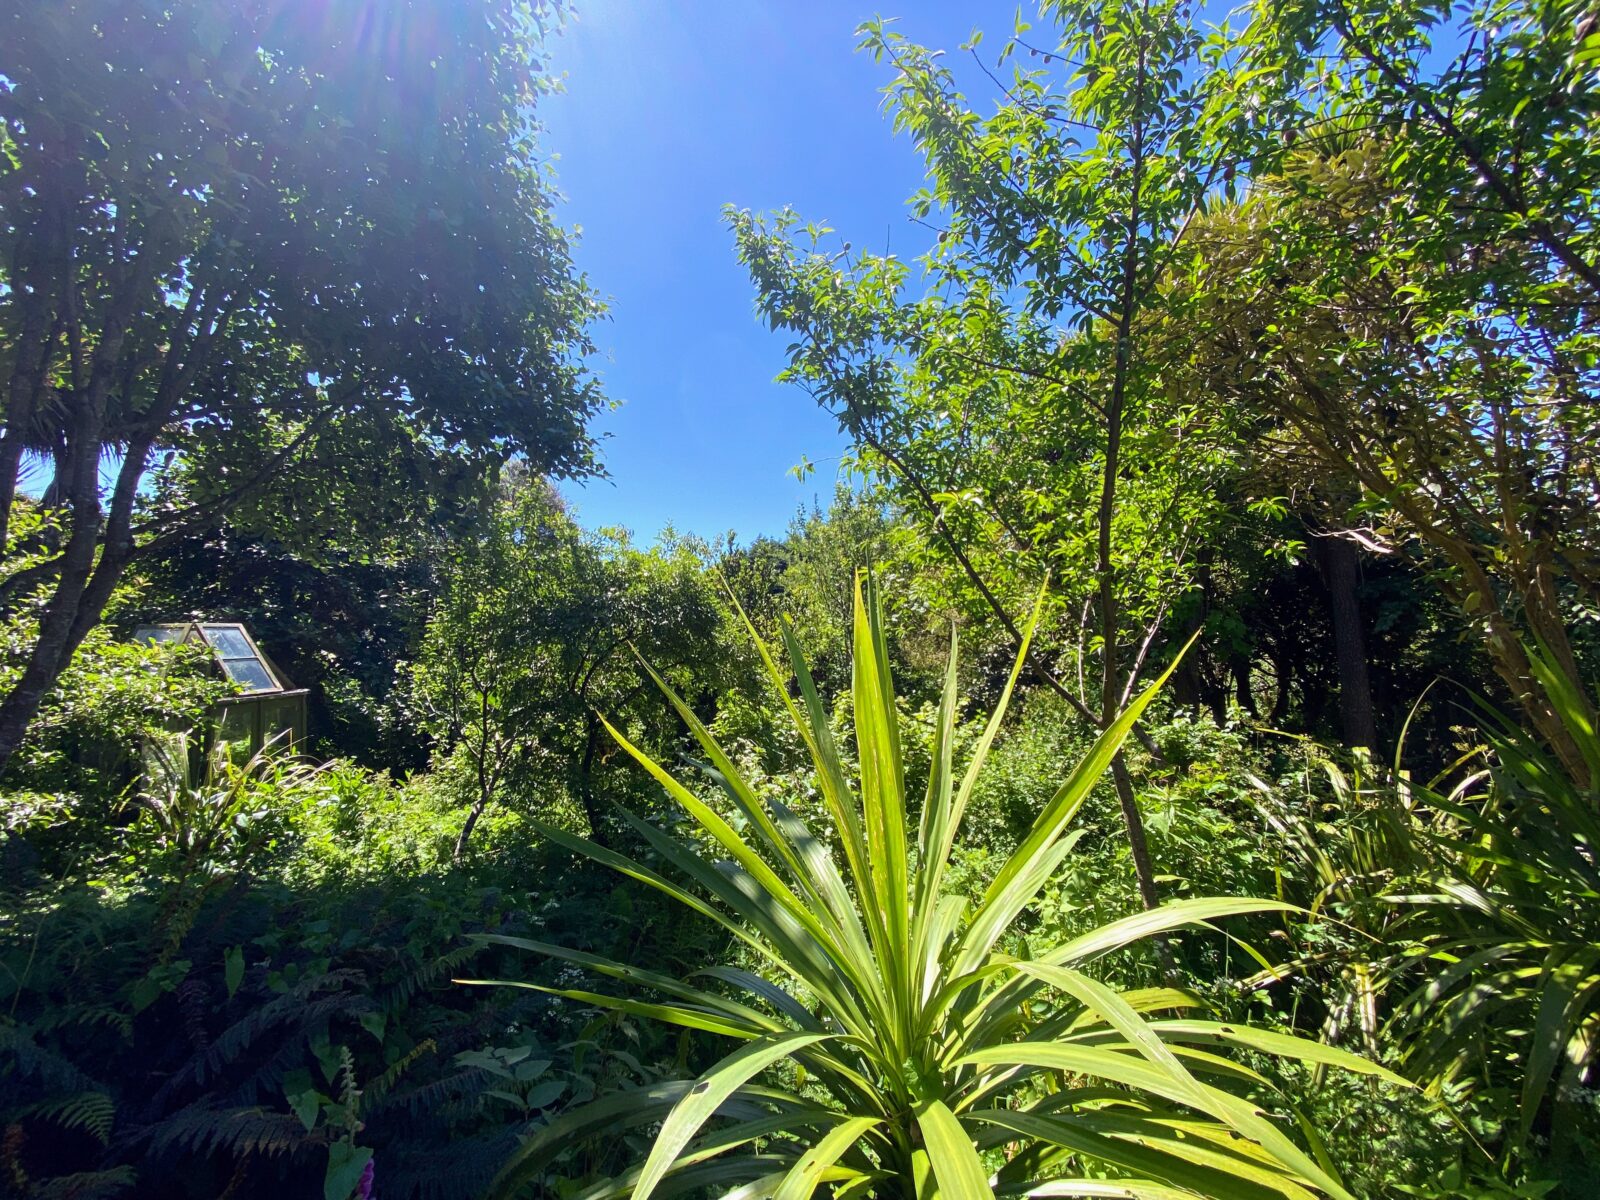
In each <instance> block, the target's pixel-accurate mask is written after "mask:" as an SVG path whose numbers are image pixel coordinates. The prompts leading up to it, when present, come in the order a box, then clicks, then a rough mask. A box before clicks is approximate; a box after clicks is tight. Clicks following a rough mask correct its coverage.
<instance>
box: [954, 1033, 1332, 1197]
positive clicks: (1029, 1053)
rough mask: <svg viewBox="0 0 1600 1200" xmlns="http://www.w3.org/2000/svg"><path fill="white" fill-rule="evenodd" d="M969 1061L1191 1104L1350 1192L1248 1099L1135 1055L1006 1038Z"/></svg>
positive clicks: (1305, 1172)
mask: <svg viewBox="0 0 1600 1200" xmlns="http://www.w3.org/2000/svg"><path fill="white" fill-rule="evenodd" d="M968 1063H970V1064H974V1065H993V1066H1005V1067H1013V1066H1021V1067H1024V1068H1026V1069H1031V1070H1039V1069H1043V1070H1054V1071H1066V1072H1070V1073H1073V1074H1078V1075H1089V1076H1093V1077H1094V1078H1097V1079H1104V1080H1106V1081H1108V1082H1111V1083H1120V1084H1122V1085H1123V1086H1125V1087H1131V1088H1133V1089H1135V1090H1136V1091H1145V1092H1148V1093H1150V1094H1152V1095H1156V1096H1160V1097H1162V1098H1163V1099H1166V1100H1170V1101H1172V1102H1174V1103H1176V1104H1182V1105H1185V1106H1189V1107H1195V1108H1196V1109H1197V1110H1198V1111H1200V1112H1202V1113H1204V1114H1205V1115H1207V1116H1209V1117H1211V1118H1212V1119H1214V1120H1220V1121H1222V1122H1223V1123H1224V1124H1227V1125H1229V1126H1231V1127H1232V1128H1233V1129H1235V1130H1237V1131H1238V1132H1239V1133H1240V1134H1242V1135H1243V1136H1245V1137H1248V1138H1251V1139H1252V1140H1254V1141H1255V1142H1257V1143H1258V1144H1259V1145H1260V1146H1262V1147H1263V1148H1264V1149H1266V1150H1267V1151H1268V1152H1269V1153H1270V1154H1271V1155H1272V1156H1273V1157H1274V1158H1275V1159H1276V1160H1277V1161H1278V1162H1280V1163H1282V1164H1283V1165H1284V1166H1286V1167H1289V1168H1290V1169H1291V1170H1293V1171H1294V1172H1296V1173H1297V1174H1298V1175H1299V1176H1300V1177H1301V1178H1302V1179H1304V1180H1306V1181H1307V1182H1309V1183H1311V1184H1313V1185H1314V1186H1316V1187H1319V1188H1321V1189H1322V1190H1323V1191H1325V1192H1327V1193H1328V1194H1329V1195H1332V1196H1336V1197H1339V1198H1340V1200H1350V1193H1349V1192H1348V1191H1346V1190H1345V1188H1344V1185H1343V1184H1341V1183H1340V1182H1339V1181H1338V1180H1337V1179H1335V1178H1334V1177H1333V1176H1332V1175H1330V1174H1328V1172H1327V1171H1326V1170H1324V1169H1323V1168H1322V1167H1321V1166H1320V1165H1319V1164H1317V1163H1316V1162H1314V1161H1313V1160H1312V1159H1311V1158H1310V1156H1308V1155H1307V1154H1306V1153H1305V1152H1304V1151H1303V1150H1301V1149H1300V1148H1299V1147H1298V1146H1296V1145H1295V1144H1294V1143H1293V1142H1292V1141H1290V1140H1289V1139H1288V1138H1287V1137H1286V1136H1284V1134H1283V1133H1282V1132H1280V1131H1279V1130H1278V1129H1277V1127H1276V1126H1274V1125H1272V1124H1271V1122H1269V1121H1268V1120H1267V1119H1266V1117H1265V1115H1264V1114H1262V1113H1261V1112H1259V1111H1258V1110H1257V1109H1256V1108H1255V1107H1254V1106H1253V1105H1251V1104H1250V1103H1249V1102H1247V1101H1244V1100H1241V1099H1240V1098H1239V1097H1237V1096H1235V1095H1232V1094H1231V1093H1229V1092H1224V1091H1222V1090H1221V1089H1220V1088H1214V1087H1211V1086H1209V1085H1207V1084H1196V1083H1195V1082H1194V1081H1193V1080H1192V1077H1191V1079H1190V1081H1188V1082H1180V1081H1178V1080H1176V1079H1174V1078H1173V1076H1172V1075H1171V1074H1169V1073H1168V1072H1167V1071H1165V1070H1162V1069H1160V1068H1159V1067H1157V1066H1155V1065H1154V1064H1152V1063H1149V1062H1146V1061H1144V1060H1143V1059H1141V1058H1139V1057H1137V1056H1135V1055H1130V1054H1122V1053H1118V1052H1116V1051H1113V1050H1105V1049H1100V1048H1098V1047H1089V1046H1079V1045H1073V1044H1063V1043H1061V1042H1010V1043H1007V1044H1005V1045H1001V1046H990V1047H985V1048H983V1049H981V1050H974V1051H972V1052H971V1053H970V1054H967V1055H965V1056H964V1057H963V1058H961V1059H959V1060H958V1061H957V1065H964V1064H968ZM1197 1089H1198V1090H1197ZM1197 1096H1198V1101H1197Z"/></svg>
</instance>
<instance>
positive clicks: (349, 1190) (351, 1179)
mask: <svg viewBox="0 0 1600 1200" xmlns="http://www.w3.org/2000/svg"><path fill="white" fill-rule="evenodd" d="M371 1161H372V1150H371V1148H370V1147H367V1146H357V1145H355V1144H354V1143H353V1142H332V1143H330V1144H329V1146H328V1173H327V1174H326V1175H325V1176H323V1180H322V1200H350V1197H351V1195H352V1194H353V1193H354V1192H355V1190H356V1184H358V1183H360V1182H361V1173H362V1172H363V1171H365V1170H366V1169H367V1164H368V1163H369V1162H371Z"/></svg>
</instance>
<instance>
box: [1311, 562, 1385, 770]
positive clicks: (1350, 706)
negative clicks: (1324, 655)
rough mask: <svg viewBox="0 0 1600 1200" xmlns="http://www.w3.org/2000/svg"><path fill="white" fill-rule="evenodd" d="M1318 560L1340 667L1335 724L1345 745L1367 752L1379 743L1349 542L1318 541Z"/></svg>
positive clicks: (1355, 568)
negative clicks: (1338, 724) (1364, 749)
mask: <svg viewBox="0 0 1600 1200" xmlns="http://www.w3.org/2000/svg"><path fill="white" fill-rule="evenodd" d="M1317 560H1318V564H1319V565H1320V566H1321V568H1322V581H1323V583H1324V584H1325V585H1326V586H1327V589H1328V613H1329V616H1330V617H1331V618H1332V622H1333V648H1334V658H1335V660H1336V662H1337V663H1338V667H1339V719H1340V724H1341V726H1342V728H1343V731H1344V740H1345V742H1346V743H1347V744H1349V745H1351V746H1363V747H1365V748H1366V749H1368V750H1371V749H1374V748H1375V747H1376V746H1377V744H1378V731H1377V724H1376V722H1375V721H1374V720H1373V715H1372V683H1371V680H1370V678H1369V677H1368V674H1367V639H1366V632H1365V627H1364V625H1363V623H1362V620H1361V604H1360V601H1359V599H1358V598H1357V596H1356V585H1357V583H1358V582H1359V572H1360V563H1359V562H1358V561H1357V559H1356V548H1355V546H1354V545H1353V544H1351V542H1350V541H1349V539H1347V538H1340V537H1322V538H1319V539H1317Z"/></svg>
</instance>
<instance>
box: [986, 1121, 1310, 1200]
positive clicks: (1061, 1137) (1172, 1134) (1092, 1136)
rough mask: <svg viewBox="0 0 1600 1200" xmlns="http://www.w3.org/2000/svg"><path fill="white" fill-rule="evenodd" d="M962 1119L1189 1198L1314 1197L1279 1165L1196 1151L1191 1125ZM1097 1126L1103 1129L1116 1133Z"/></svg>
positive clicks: (1295, 1199)
mask: <svg viewBox="0 0 1600 1200" xmlns="http://www.w3.org/2000/svg"><path fill="white" fill-rule="evenodd" d="M967 1115H968V1119H969V1120H971V1121H974V1122H981V1123H984V1124H988V1125H992V1126H994V1127H995V1128H997V1129H1000V1130H1003V1131H1005V1133H1006V1134H1007V1135H1009V1136H1010V1137H1012V1138H1023V1139H1026V1140H1028V1141H1036V1142H1044V1143H1046V1144H1049V1145H1054V1146H1059V1147H1061V1148H1062V1149H1064V1150H1070V1151H1071V1152H1072V1153H1073V1154H1076V1155H1081V1156H1083V1157H1084V1158H1089V1159H1093V1160H1096V1161H1098V1162H1101V1163H1104V1164H1105V1165H1106V1166H1109V1167H1115V1168H1117V1169H1119V1170H1123V1171H1134V1172H1137V1173H1139V1174H1140V1175H1147V1176H1153V1177H1154V1178H1156V1179H1159V1180H1160V1181H1161V1182H1162V1183H1163V1184H1166V1185H1172V1186H1176V1187H1181V1188H1185V1189H1190V1190H1189V1191H1187V1192H1186V1194H1187V1195H1189V1196H1191V1197H1193V1196H1196V1195H1200V1196H1226V1197H1228V1200H1313V1197H1314V1193H1312V1192H1311V1191H1309V1190H1307V1188H1306V1187H1305V1186H1304V1185H1303V1184H1301V1183H1300V1182H1299V1181H1298V1180H1297V1179H1296V1178H1294V1177H1293V1176H1292V1175H1290V1174H1289V1173H1288V1172H1286V1171H1285V1170H1284V1169H1283V1167H1282V1166H1281V1165H1277V1164H1271V1163H1270V1162H1269V1163H1267V1164H1261V1163H1255V1162H1250V1161H1247V1160H1246V1159H1244V1158H1242V1157H1240V1156H1238V1155H1227V1154H1220V1153H1215V1152H1212V1151H1209V1150H1208V1149H1206V1148H1205V1147H1204V1146H1197V1145H1196V1143H1197V1138H1196V1137H1195V1134H1194V1131H1193V1125H1190V1126H1188V1127H1186V1129H1185V1132H1182V1133H1179V1132H1177V1131H1175V1130H1173V1129H1172V1128H1171V1127H1170V1126H1168V1125H1166V1124H1163V1123H1160V1122H1159V1120H1158V1119H1157V1118H1154V1117H1150V1116H1148V1115H1146V1116H1140V1117H1130V1118H1126V1119H1125V1121H1124V1122H1123V1123H1121V1125H1120V1128H1119V1124H1118V1123H1117V1122H1103V1121H1100V1120H1099V1119H1098V1118H1099V1116H1100V1114H1098V1113H1094V1112H1088V1113H1082V1114H1079V1113H1073V1114H1071V1115H1069V1116H1066V1117H1061V1116H1053V1115H1047V1114H1040V1113H1035V1112H1012V1111H1010V1110H1009V1109H995V1108H981V1109H976V1110H974V1111H972V1112H970V1113H969V1114H967ZM1097 1126H1109V1128H1110V1129H1112V1130H1117V1132H1115V1133H1112V1132H1108V1131H1107V1129H1106V1128H1104V1127H1097ZM1222 1128H1224V1129H1226V1127H1225V1126H1224V1127H1222ZM986 1140H987V1139H986ZM1197 1151H1198V1152H1197ZM1058 1182H1065V1181H1058ZM1029 1194H1030V1195H1032V1194H1033V1193H1031V1192H1030V1193H1029Z"/></svg>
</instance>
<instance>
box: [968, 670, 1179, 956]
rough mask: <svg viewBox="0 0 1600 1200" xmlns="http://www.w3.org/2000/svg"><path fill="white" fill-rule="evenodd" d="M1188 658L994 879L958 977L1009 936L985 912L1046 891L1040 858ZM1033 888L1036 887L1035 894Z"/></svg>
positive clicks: (1134, 711) (1147, 696)
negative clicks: (1041, 889)
mask: <svg viewBox="0 0 1600 1200" xmlns="http://www.w3.org/2000/svg"><path fill="white" fill-rule="evenodd" d="M1182 658H1183V656H1182V655H1181V654H1180V655H1178V656H1177V657H1176V658H1174V659H1173V661H1172V665H1171V666H1169V667H1168V668H1167V669H1166V670H1165V671H1163V672H1162V673H1161V677H1160V678H1159V679H1157V680H1156V681H1155V682H1154V683H1152V684H1151V685H1150V686H1149V687H1147V688H1146V689H1145V690H1144V691H1143V692H1141V693H1140V694H1139V695H1138V697H1137V698H1135V699H1134V701H1133V703H1131V704H1129V705H1128V707H1127V708H1125V709H1123V710H1122V713H1121V715H1120V716H1118V717H1117V719H1116V720H1115V721H1113V722H1112V723H1111V724H1110V725H1109V726H1107V727H1106V729H1105V731H1104V732H1103V733H1101V734H1100V736H1099V737H1097V738H1096V739H1095V741H1094V745H1093V746H1091V747H1090V748H1089V752H1088V753H1087V754H1086V755H1084V757H1083V759H1082V760H1081V761H1080V762H1079V763H1078V765H1077V766H1076V767H1075V768H1073V771H1072V774H1071V775H1069V776H1068V777H1067V780H1066V782H1065V783H1063V784H1062V785H1061V787H1060V788H1059V789H1057V791H1056V793H1055V795H1054V796H1052V797H1051V798H1050V800H1049V801H1048V803H1046V804H1045V807H1044V811H1043V812H1041V813H1040V814H1039V817H1038V819H1037V820H1036V821H1035V822H1034V824H1033V828H1032V829H1031V830H1029V832H1028V835H1027V836H1026V837H1025V838H1023V839H1022V843H1021V845H1019V846H1018V847H1017V848H1016V850H1014V851H1013V852H1012V854H1011V856H1010V858H1008V859H1007V860H1006V862H1005V863H1004V865H1002V866H1001V868H1000V870H999V871H997V872H996V873H995V877H994V879H993V880H992V881H991V882H990V884H989V887H988V889H987V890H986V891H985V892H984V894H983V899H982V900H980V901H979V902H978V904H977V905H976V907H975V909H974V912H973V923H972V925H971V926H970V927H969V929H968V933H967V936H966V938H965V939H964V940H963V942H962V946H961V951H960V953H959V955H958V956H957V958H956V963H955V967H954V972H955V974H957V975H961V974H965V973H966V972H967V971H970V970H972V968H974V967H976V966H977V965H979V964H980V963H981V962H982V961H983V959H984V957H985V956H986V955H988V953H989V951H990V950H991V949H992V948H993V945H994V941H995V939H996V938H998V937H999V936H1000V934H1001V933H1002V932H1003V931H1004V925H1003V924H1000V923H999V922H996V921H985V920H984V913H985V911H986V910H988V909H989V908H990V907H991V906H993V907H995V908H996V909H998V910H1002V911H1011V912H1013V913H1014V912H1016V911H1019V910H1020V909H1019V901H1020V904H1022V905H1025V904H1026V903H1027V902H1028V901H1029V900H1031V899H1032V898H1033V896H1034V894H1036V893H1037V891H1038V887H1039V886H1043V881H1042V880H1041V881H1039V883H1038V886H1032V885H1033V882H1034V880H1036V879H1038V874H1037V872H1036V871H1033V870H1030V868H1033V867H1035V866H1036V864H1037V859H1038V857H1039V855H1041V854H1044V853H1046V852H1047V851H1048V850H1049V848H1050V847H1051V846H1053V845H1054V844H1055V842H1056V840H1057V839H1058V838H1060V836H1061V833H1062V831H1063V830H1064V829H1065V828H1066V827H1067V825H1068V823H1069V822H1071V820H1072V818H1073V817H1074V816H1076V815H1077V812H1078V809H1079V808H1080V807H1082V805H1083V802H1084V800H1086V799H1087V798H1088V796H1089V793H1090V791H1091V790H1092V789H1093V788H1094V785H1095V784H1096V783H1097V782H1098V781H1099V779H1100V776H1101V775H1103V774H1104V773H1105V769H1106V767H1107V766H1108V765H1109V764H1110V762H1111V760H1112V758H1114V757H1115V756H1116V753H1117V751H1118V750H1120V749H1121V748H1122V743H1123V742H1124V741H1125V740H1126V739H1127V736H1128V733H1129V731H1130V730H1132V729H1133V725H1134V722H1135V721H1137V720H1138V719H1139V717H1140V716H1141V715H1142V714H1143V712H1144V710H1145V709H1146V708H1147V707H1148V706H1149V704H1150V702H1151V701H1152V700H1154V699H1155V696H1156V693H1157V692H1158V691H1159V690H1160V689H1161V687H1162V685H1164V684H1165V683H1166V681H1167V677H1168V676H1169V675H1171V674H1172V672H1173V671H1174V670H1175V669H1176V668H1177V665H1178V663H1179V662H1180V661H1182ZM1030 886H1032V890H1031V891H1030V890H1029V888H1030Z"/></svg>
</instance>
